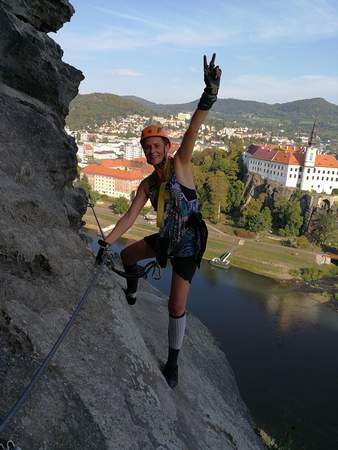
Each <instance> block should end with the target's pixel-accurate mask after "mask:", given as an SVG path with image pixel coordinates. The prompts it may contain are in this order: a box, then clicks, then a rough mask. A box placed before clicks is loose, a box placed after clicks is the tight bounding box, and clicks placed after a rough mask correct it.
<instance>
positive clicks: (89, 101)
mask: <svg viewBox="0 0 338 450" xmlns="http://www.w3.org/2000/svg"><path fill="white" fill-rule="evenodd" d="M196 105H197V100H195V101H193V102H190V103H182V104H171V105H165V104H157V103H153V102H150V101H148V100H145V99H142V98H139V97H135V96H123V97H122V96H118V95H114V94H99V93H94V94H86V95H78V96H77V97H76V98H75V99H74V100H73V102H72V103H71V105H70V114H69V116H68V118H67V124H68V126H69V127H70V128H71V129H79V128H86V127H93V126H95V124H101V123H103V122H105V121H107V120H110V119H111V118H112V117H117V116H124V115H127V114H134V113H139V114H148V115H158V114H163V115H169V114H176V113H178V112H192V111H193V110H194V109H195V108H196ZM212 116H214V117H217V118H220V119H224V120H225V121H226V122H227V124H228V125H229V124H231V122H236V124H237V126H240V125H243V126H249V127H264V128H267V129H271V130H272V131H274V130H277V129H279V128H284V129H285V130H286V131H287V132H295V131H301V132H302V131H303V132H305V133H308V132H309V130H310V129H311V126H312V124H313V121H314V119H315V118H317V122H318V124H319V134H320V135H321V137H324V138H325V137H326V138H331V139H332V138H335V139H338V106H337V105H335V104H333V103H330V102H328V101H326V100H324V99H323V98H312V99H305V100H296V101H293V102H288V103H275V104H272V105H271V104H268V103H262V102H256V101H250V100H236V99H218V101H217V102H216V103H215V105H214V106H213V109H212V114H211V117H212Z"/></svg>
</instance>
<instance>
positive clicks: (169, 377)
mask: <svg viewBox="0 0 338 450" xmlns="http://www.w3.org/2000/svg"><path fill="white" fill-rule="evenodd" d="M162 374H163V376H164V378H165V379H166V382H167V383H168V385H169V386H170V387H171V389H174V387H175V386H176V385H177V383H178V366H177V365H176V366H169V365H168V364H166V365H165V366H164V367H163V369H162Z"/></svg>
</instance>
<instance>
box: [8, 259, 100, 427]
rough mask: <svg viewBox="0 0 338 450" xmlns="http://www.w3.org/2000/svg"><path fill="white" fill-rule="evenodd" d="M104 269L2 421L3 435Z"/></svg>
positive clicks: (84, 295) (91, 283)
mask: <svg viewBox="0 0 338 450" xmlns="http://www.w3.org/2000/svg"><path fill="white" fill-rule="evenodd" d="M102 267H103V265H102V266H101V267H100V268H99V269H98V270H97V271H96V272H95V274H94V275H93V277H92V279H91V281H90V283H89V285H88V287H87V289H86V290H85V292H84V294H83V295H82V297H81V299H80V301H79V303H78V304H77V306H76V308H75V311H74V312H73V314H72V315H71V317H70V319H69V321H68V323H67V325H66V326H65V328H64V329H63V331H62V333H61V334H60V336H59V337H58V339H57V341H56V342H55V344H54V345H53V347H52V349H51V350H50V352H49V353H48V355H47V356H46V358H45V359H44V361H43V362H42V364H41V365H40V367H38V368H37V369H36V371H35V372H34V374H33V377H32V379H31V382H30V383H29V384H28V385H27V386H26V388H25V389H24V390H23V392H22V394H21V395H20V397H19V399H18V400H17V401H16V403H15V404H14V405H13V407H12V408H11V409H10V411H9V412H8V413H7V415H6V416H5V418H4V419H3V420H2V421H1V423H0V433H2V432H3V431H4V429H5V428H6V426H7V424H8V422H9V421H10V420H11V419H12V418H13V417H14V416H15V414H16V413H17V412H18V410H19V408H20V407H21V406H22V405H23V403H24V402H25V400H26V399H27V397H28V395H29V394H30V392H31V390H32V389H33V387H34V385H35V384H36V383H37V381H38V380H39V378H40V377H41V375H42V374H43V372H44V370H45V369H46V368H47V366H48V363H49V361H50V360H51V359H52V357H53V356H54V354H55V353H56V351H57V350H58V348H59V347H60V345H61V344H62V341H63V340H64V338H65V337H66V335H67V334H68V332H69V330H70V328H71V327H72V325H73V323H74V321H75V318H76V316H77V315H78V313H79V311H80V308H81V306H82V305H83V304H84V303H85V301H86V299H87V297H88V295H89V293H90V291H91V289H92V287H93V285H94V284H95V282H96V281H97V279H98V277H99V275H100V272H101V271H102Z"/></svg>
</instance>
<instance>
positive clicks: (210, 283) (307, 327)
mask: <svg viewBox="0 0 338 450" xmlns="http://www.w3.org/2000/svg"><path fill="white" fill-rule="evenodd" d="M123 244H125V241H123V240H121V242H120V245H123ZM114 250H116V247H115V248H114ZM169 266H170V265H169ZM170 276H171V267H168V268H167V269H165V270H164V271H163V273H162V278H161V280H159V281H155V280H152V279H151V278H149V282H150V283H151V284H152V285H153V286H155V287H157V288H158V289H160V290H161V291H162V292H163V293H165V294H168V293H169V288H170ZM188 311H190V312H191V313H192V314H194V315H195V316H197V317H198V318H199V319H200V320H201V321H202V322H203V323H204V324H205V325H206V326H207V327H208V329H209V330H210V332H211V333H212V334H213V336H214V337H215V338H216V340H217V342H218V344H219V346H220V348H221V349H222V350H223V351H224V353H225V354H226V356H227V358H228V360H229V362H230V364H231V366H232V368H233V370H234V372H235V375H236V379H237V382H238V386H239V389H240V392H241V395H242V397H243V399H244V401H245V402H246V404H247V406H248V407H249V409H250V411H251V414H252V416H253V418H254V420H255V422H256V424H257V426H258V427H259V428H262V429H263V430H265V431H266V432H267V433H268V434H269V435H271V436H280V435H285V434H288V433H290V436H291V438H292V440H293V441H294V444H293V445H292V446H291V447H288V448H292V450H302V449H304V450H337V449H338V314H337V313H336V312H334V311H333V310H331V309H330V308H329V307H328V306H327V305H325V304H321V303H318V302H316V301H314V300H313V299H311V297H310V296H309V295H308V294H307V293H305V292H299V291H293V290H292V289H290V288H286V287H283V286H281V285H280V284H279V283H277V282H275V281H273V280H271V279H268V278H264V277H261V276H258V275H255V274H252V273H249V272H246V271H242V270H239V269H236V268H230V269H229V270H227V271H225V270H223V269H218V268H214V267H212V266H210V264H208V263H207V262H203V263H202V265H201V269H200V270H199V271H197V272H196V275H195V277H194V280H193V283H192V286H191V289H190V293H189V303H188ZM183 352H184V350H183V351H182V357H184V353H183Z"/></svg>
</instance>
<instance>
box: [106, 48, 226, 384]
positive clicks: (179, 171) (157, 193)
mask: <svg viewBox="0 0 338 450" xmlns="http://www.w3.org/2000/svg"><path fill="white" fill-rule="evenodd" d="M215 58H216V54H215V53H214V54H213V56H212V58H211V61H210V63H209V64H208V63H207V58H206V56H204V81H205V85H206V87H205V89H204V92H203V94H202V96H201V98H200V101H199V103H198V106H197V109H196V111H195V112H194V114H193V116H192V118H191V121H190V125H189V127H188V129H187V131H186V132H185V134H184V137H183V140H182V143H181V145H180V147H179V149H178V150H177V152H176V153H175V156H174V157H173V158H169V157H168V152H169V149H170V146H171V142H170V138H169V137H168V135H167V133H166V132H165V130H164V129H163V127H162V126H161V125H157V124H155V125H150V126H148V127H146V128H145V129H144V130H143V131H142V135H141V146H142V148H143V151H144V154H145V157H146V159H147V162H148V164H151V165H152V166H153V167H154V171H153V173H152V174H151V175H149V176H148V177H147V178H145V179H144V180H143V181H142V182H141V184H140V185H139V187H138V189H137V193H136V196H135V198H134V200H133V201H132V203H131V206H130V208H129V210H128V211H127V212H126V213H125V214H124V216H123V217H121V218H120V219H119V221H118V222H117V224H116V226H115V228H114V229H113V230H112V232H111V233H110V234H109V235H108V236H107V237H106V238H105V241H104V242H103V243H102V244H103V245H104V246H107V245H112V244H113V243H114V242H115V241H116V240H117V239H119V238H120V237H121V236H122V235H123V234H124V233H125V232H126V231H127V230H128V229H129V228H130V227H131V226H132V225H133V223H134V222H135V220H136V218H137V216H138V214H139V213H140V211H141V209H142V208H143V207H144V205H145V204H146V202H147V201H148V199H149V200H150V202H151V204H152V206H153V207H154V209H155V210H157V214H158V225H159V227H160V229H159V232H158V233H156V234H153V235H151V236H146V237H145V238H144V239H142V240H140V241H137V242H135V243H133V244H131V245H129V246H128V247H126V248H124V249H123V250H122V252H121V259H122V262H123V265H124V268H125V271H126V272H127V273H129V274H132V273H133V272H134V273H135V272H137V262H138V261H140V260H142V259H146V258H151V257H156V259H157V261H158V263H159V264H160V266H161V267H165V266H166V264H167V259H168V258H170V259H171V264H172V267H173V271H172V279H171V289H170V296H169V303H168V310H169V326H168V344H169V351H168V360H167V362H166V364H165V366H164V368H163V370H162V373H163V375H164V377H165V379H166V381H167V383H168V385H169V386H170V387H171V388H174V387H175V386H176V385H177V383H178V364H177V360H178V354H179V351H180V349H181V347H182V343H183V338H184V334H185V326H186V305H187V298H188V292H189V288H190V284H191V280H192V278H193V276H194V273H195V270H196V267H197V266H198V267H199V264H200V261H201V258H202V255H203V252H204V250H205V245H206V239H207V229H206V226H205V224H204V222H203V220H202V218H201V215H200V213H199V212H198V199H197V195H196V189H195V186H194V181H193V174H192V164H191V157H192V153H193V150H194V145H195V142H196V139H197V135H198V131H199V129H200V126H201V125H202V123H203V121H204V119H205V118H206V116H207V114H208V110H209V109H210V108H211V106H212V105H213V103H214V102H215V101H216V100H217V94H218V89H219V85H220V78H221V73H222V71H221V69H220V68H219V67H218V66H215ZM98 258H99V259H100V258H102V252H99V254H98ZM137 284H138V280H137V278H134V279H132V278H127V288H126V289H125V290H124V292H125V295H126V299H127V301H128V303H129V304H130V305H134V304H135V302H136V292H137Z"/></svg>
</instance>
